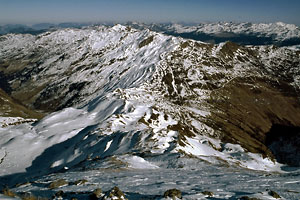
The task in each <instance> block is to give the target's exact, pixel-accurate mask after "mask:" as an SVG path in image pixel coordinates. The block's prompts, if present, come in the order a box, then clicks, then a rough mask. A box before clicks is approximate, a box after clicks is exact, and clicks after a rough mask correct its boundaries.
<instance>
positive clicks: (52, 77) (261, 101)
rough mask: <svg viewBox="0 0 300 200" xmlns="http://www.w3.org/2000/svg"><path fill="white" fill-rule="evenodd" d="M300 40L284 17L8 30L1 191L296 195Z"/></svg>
mask: <svg viewBox="0 0 300 200" xmlns="http://www.w3.org/2000/svg"><path fill="white" fill-rule="evenodd" d="M185 34H187V35H186V36H184V35H185ZM190 34H192V35H198V36H199V35H201V34H206V35H210V36H211V37H215V38H223V39H226V41H221V40H220V41H217V40H216V39H215V41H211V42H210V43H206V42H201V41H198V40H200V36H199V38H198V39H196V38H192V39H188V38H189V37H190V36H188V35H190ZM232 34H233V35H232ZM237 35H239V36H237ZM242 35H247V37H242ZM299 35H300V32H299V28H298V27H296V26H294V25H286V24H282V23H276V24H251V23H242V24H234V23H216V24H200V25H197V26H183V25H178V24H165V25H145V24H140V23H130V24H126V26H125V25H120V24H118V25H114V26H87V27H80V28H63V29H57V30H56V29H55V30H54V29H53V30H48V31H46V32H43V33H40V34H37V35H35V34H6V35H2V36H0V47H1V48H0V83H1V84H0V88H1V90H0V98H1V99H0V115H1V117H0V133H1V139H0V159H1V161H0V166H1V168H0V176H1V177H0V184H1V185H2V188H6V187H9V188H12V190H13V191H14V192H15V193H16V196H21V197H24V195H25V196H26V195H31V194H33V195H35V196H39V197H44V198H46V197H47V198H49V196H51V195H54V197H53V198H54V199H55V198H57V199H58V197H57V196H58V195H57V192H58V190H62V191H63V193H64V199H71V198H72V197H76V198H79V199H88V198H89V196H88V195H89V193H88V191H93V190H94V189H97V187H101V188H102V189H104V190H105V191H109V188H113V187H114V186H118V187H120V188H121V189H122V190H123V191H124V192H125V196H127V197H128V198H129V199H161V198H164V197H163V196H162V194H163V191H166V190H167V189H172V188H173V187H178V188H179V189H180V190H182V192H183V197H184V198H186V199H201V198H202V199H206V198H207V199H211V198H215V199H230V198H231V199H239V198H240V199H242V198H250V197H251V198H252V197H253V198H257V199H259V198H261V199H272V198H273V197H272V196H274V193H272V192H274V191H273V190H276V191H277V192H278V191H279V193H280V194H281V195H282V196H283V197H284V198H286V199H297V198H298V197H299V193H298V192H299V191H297V184H299V181H298V178H299V166H300V155H299V152H300V149H299V147H300V135H299V134H300V102H299V97H300V51H299V50H297V47H291V46H287V45H298V44H299V43H298V42H299ZM179 36H180V37H179ZM236 37H238V38H242V39H241V40H242V41H243V42H238V43H234V42H232V41H227V40H228V38H233V40H234V38H236ZM248 37H253V38H262V40H264V41H265V39H266V38H269V39H270V43H269V42H263V44H272V45H261V43H259V45H257V43H255V42H254V43H252V42H251V40H248V39H247V38H248ZM294 41H295V42H294ZM214 43H217V44H214ZM244 44H247V46H245V45H244ZM278 174H279V175H278ZM178 175H180V176H179V177H178ZM222 176H224V179H222V180H218V177H222ZM261 176H264V177H263V178H261ZM201 177H203V180H205V181H207V182H211V183H215V184H211V186H208V185H205V183H202V185H199V184H200V183H199V181H200V182H201V180H199V179H201ZM229 177H235V179H236V183H232V182H230V178H229ZM124 178H125V179H126V180H127V182H126V181H125V182H124V181H122V180H124ZM75 179H76V180H75ZM58 180H60V183H62V185H59V186H57V187H54V186H53V185H52V186H51V184H52V183H56V181H58ZM61 180H64V182H63V181H61ZM83 180H84V181H83ZM275 180H276V181H277V182H276V181H275ZM76 181H82V182H84V183H82V184H76V183H75V182H76ZM143 181H145V182H144V183H145V185H143ZM218 181H219V182H218ZM197 182H198V183H197ZM246 182H247V184H246V186H247V188H246V187H245V183H246ZM269 182H272V183H269ZM278 182H280V183H281V182H282V183H284V184H285V187H281V185H280V184H277V183H278ZM229 183H230V184H232V188H230V189H229V188H228V187H227V185H228V184H229ZM256 183H260V184H261V185H260V186H261V188H257V186H256ZM267 183H268V184H267ZM239 184H240V185H239ZM1 185H0V186H1ZM78 185H81V186H78ZM241 185H243V187H240V186H241ZM139 187H141V188H139ZM270 187H272V188H270ZM266 189H268V190H266ZM269 189H273V190H272V191H271V190H269ZM115 190H116V189H114V190H112V191H111V192H112V193H113V191H115ZM207 190H209V191H211V193H208V192H207ZM151 191H153V192H154V193H153V192H151ZM28 192H29V193H28ZM271 194H273V195H271ZM22 195H23V196H22ZM55 195H56V196H55ZM103 195H104V196H105V194H103ZM108 196H109V195H108ZM246 196H247V197H246ZM275 196H276V195H275ZM0 197H1V196H0ZM3 198H4V197H3ZM103 198H106V197H103ZM107 198H108V197H107ZM122 198H125V197H122ZM120 199H121V197H120Z"/></svg>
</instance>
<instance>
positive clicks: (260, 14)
mask: <svg viewBox="0 0 300 200" xmlns="http://www.w3.org/2000/svg"><path fill="white" fill-rule="evenodd" d="M101 21H115V22H118V21H119V22H124V21H142V22H169V21H173V22H176V21H177V22H178V21H183V22H204V21H212V22H213V21H250V22H276V21H282V22H286V23H294V24H297V25H300V0H0V23H1V24H6V23H27V24H33V23H40V22H51V23H53V22H54V23H59V22H101Z"/></svg>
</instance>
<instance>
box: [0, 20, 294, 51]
mask: <svg viewBox="0 0 300 200" xmlns="http://www.w3.org/2000/svg"><path fill="white" fill-rule="evenodd" d="M93 25H107V26H113V23H98V24H93V23H60V24H51V23H40V24H34V25H32V26H25V25H4V26H0V35H3V34H8V33H21V34H23V33H29V34H33V35H36V34H40V33H42V32H46V31H49V30H56V29H60V28H82V27H86V26H93ZM124 25H127V26H130V27H132V28H136V29H139V30H143V29H149V30H151V31H155V32H160V33H164V34H167V35H172V36H179V37H182V38H186V39H194V40H197V41H203V42H208V43H214V44H219V43H221V42H225V41H232V42H235V43H237V44H241V45H271V44H274V45H277V46H294V45H300V29H299V27H297V26H296V25H293V24H285V23H283V22H277V23H268V24H266V23H258V24H255V23H233V22H218V23H200V24H197V25H187V24H178V23H177V24H176V23H152V24H146V23H138V22H127V23H124ZM298 48H299V47H298Z"/></svg>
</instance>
